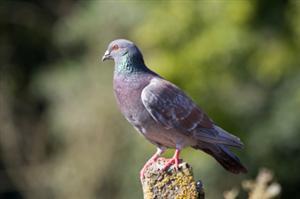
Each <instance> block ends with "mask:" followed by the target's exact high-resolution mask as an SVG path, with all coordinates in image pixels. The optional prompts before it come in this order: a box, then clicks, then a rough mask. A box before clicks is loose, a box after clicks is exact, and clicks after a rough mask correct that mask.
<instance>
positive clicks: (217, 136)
mask: <svg viewBox="0 0 300 199" xmlns="http://www.w3.org/2000/svg"><path fill="white" fill-rule="evenodd" d="M193 136H194V137H195V138H196V139H198V140H201V141H204V142H208V143H212V144H222V145H225V146H231V147H236V148H243V146H244V144H243V143H242V141H241V140H240V138H238V137H236V136H234V135H232V134H230V133H228V132H227V131H225V130H224V129H222V128H221V127H219V126H217V125H214V127H213V128H199V129H198V131H196V132H195V133H194V135H193Z"/></svg>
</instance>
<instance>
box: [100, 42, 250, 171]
mask: <svg viewBox="0 0 300 199" xmlns="http://www.w3.org/2000/svg"><path fill="white" fill-rule="evenodd" d="M106 59H113V60H114V61H115V71H114V80H113V82H114V92H115V96H116V99H117V102H118V105H119V107H120V110H121V112H122V113H123V115H124V116H125V118H126V119H127V120H128V121H129V122H130V123H131V124H132V125H133V126H134V127H135V128H136V129H137V130H138V131H139V132H140V133H141V134H142V135H143V136H144V137H145V138H146V139H147V140H149V141H150V142H151V143H153V144H155V145H156V146H157V147H158V148H159V149H160V150H158V152H157V154H156V155H160V154H161V153H162V152H163V151H164V149H165V148H175V149H177V150H178V154H179V151H180V150H181V149H183V148H185V147H189V146H190V147H193V148H195V149H200V150H203V151H204V152H206V153H208V154H210V155H212V156H213V157H214V158H215V159H216V160H217V161H218V162H219V163H220V164H221V165H222V166H223V167H224V168H225V169H227V170H228V171H231V172H233V173H240V172H246V171H247V170H246V168H245V167H244V166H243V165H242V164H241V162H240V160H239V159H238V157H236V156H235V155H234V154H233V153H232V152H230V151H229V149H228V147H229V146H230V147H237V148H242V147H243V144H242V142H241V141H240V139H239V138H238V137H236V136H234V135H231V134H229V133H228V132H226V131H225V130H223V129H222V128H220V127H218V126H217V125H216V124H214V122H213V121H212V120H211V119H210V118H209V117H208V116H207V115H206V114H205V113H204V112H203V111H202V110H201V109H200V108H199V107H198V106H197V105H196V104H195V103H194V102H193V101H192V100H191V99H190V98H189V97H188V96H187V95H186V94H185V93H184V92H183V91H182V90H181V89H179V88H178V87H177V86H175V85H174V84H172V83H170V82H168V81H167V80H165V79H163V78H162V77H160V76H159V75H158V74H156V73H155V72H153V71H151V70H150V69H149V68H147V67H146V65H145V64H144V60H143V56H142V54H141V52H140V50H139V49H138V48H137V47H136V46H135V44H134V43H132V42H130V41H128V40H124V39H121V40H115V41H112V42H111V43H110V44H109V46H108V49H107V51H106V53H105V55H104V56H103V60H106ZM177 150H176V151H177ZM178 154H177V155H178ZM155 158H157V157H156V156H155V157H153V160H154V161H155ZM174 158H175V159H176V158H178V157H177V156H176V157H175V156H174ZM175 163H176V160H175Z"/></svg>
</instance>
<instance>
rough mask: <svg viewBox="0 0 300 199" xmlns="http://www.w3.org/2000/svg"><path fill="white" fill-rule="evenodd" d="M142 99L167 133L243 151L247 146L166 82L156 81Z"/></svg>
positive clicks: (143, 93)
mask: <svg viewBox="0 0 300 199" xmlns="http://www.w3.org/2000/svg"><path fill="white" fill-rule="evenodd" d="M141 98H142V102H143V104H144V106H145V108H146V109H147V111H148V112H149V113H150V115H151V116H152V118H153V119H154V120H155V121H157V122H159V123H160V124H162V125H163V126H164V127H165V128H166V129H175V130H177V131H179V132H182V133H184V134H186V135H188V136H192V137H194V138H195V139H197V140H201V141H204V142H210V143H220V144H224V145H229V146H235V147H239V148H240V147H242V145H243V144H242V143H241V141H240V139H239V138H237V137H235V136H233V135H231V134H229V133H227V132H226V131H224V130H223V129H221V128H220V127H218V126H216V125H215V124H214V123H213V121H212V120H211V119H210V118H209V117H208V116H207V115H206V114H205V113H204V112H203V111H202V110H201V109H200V108H198V107H197V106H196V105H195V103H194V102H193V101H192V100H191V99H190V98H189V97H188V96H187V95H186V94H185V93H184V92H183V91H181V90H180V89H179V88H178V87H176V86H175V85H174V84H172V83H170V82H168V81H166V80H164V79H161V78H154V79H152V80H151V82H150V83H149V84H148V85H147V86H146V87H145V88H144V89H143V91H142V94H141Z"/></svg>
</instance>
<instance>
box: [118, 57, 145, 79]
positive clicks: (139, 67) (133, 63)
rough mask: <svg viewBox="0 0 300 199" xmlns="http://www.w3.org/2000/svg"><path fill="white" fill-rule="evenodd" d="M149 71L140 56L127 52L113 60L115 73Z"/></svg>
mask: <svg viewBox="0 0 300 199" xmlns="http://www.w3.org/2000/svg"><path fill="white" fill-rule="evenodd" d="M146 71H149V69H148V68H147V66H145V63H144V60H143V57H142V56H134V55H132V54H130V53H127V54H125V55H123V56H121V57H119V58H118V59H117V60H115V73H126V74H130V73H136V72H146Z"/></svg>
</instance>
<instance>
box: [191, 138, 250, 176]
mask: <svg viewBox="0 0 300 199" xmlns="http://www.w3.org/2000/svg"><path fill="white" fill-rule="evenodd" d="M193 148H195V149H200V150H203V151H204V152H206V153H208V154H210V155H212V156H213V157H214V158H215V159H216V160H217V161H218V162H219V163H220V164H221V165H222V166H223V167H224V168H225V169H226V170H227V171H230V172H231V173H234V174H239V173H247V168H246V167H244V166H243V164H242V163H241V162H240V159H239V158H238V157H237V156H236V155H234V154H233V153H232V152H231V151H229V150H228V149H227V148H226V146H224V145H222V144H210V143H204V142H201V143H199V144H198V145H197V146H194V147H193Z"/></svg>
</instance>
